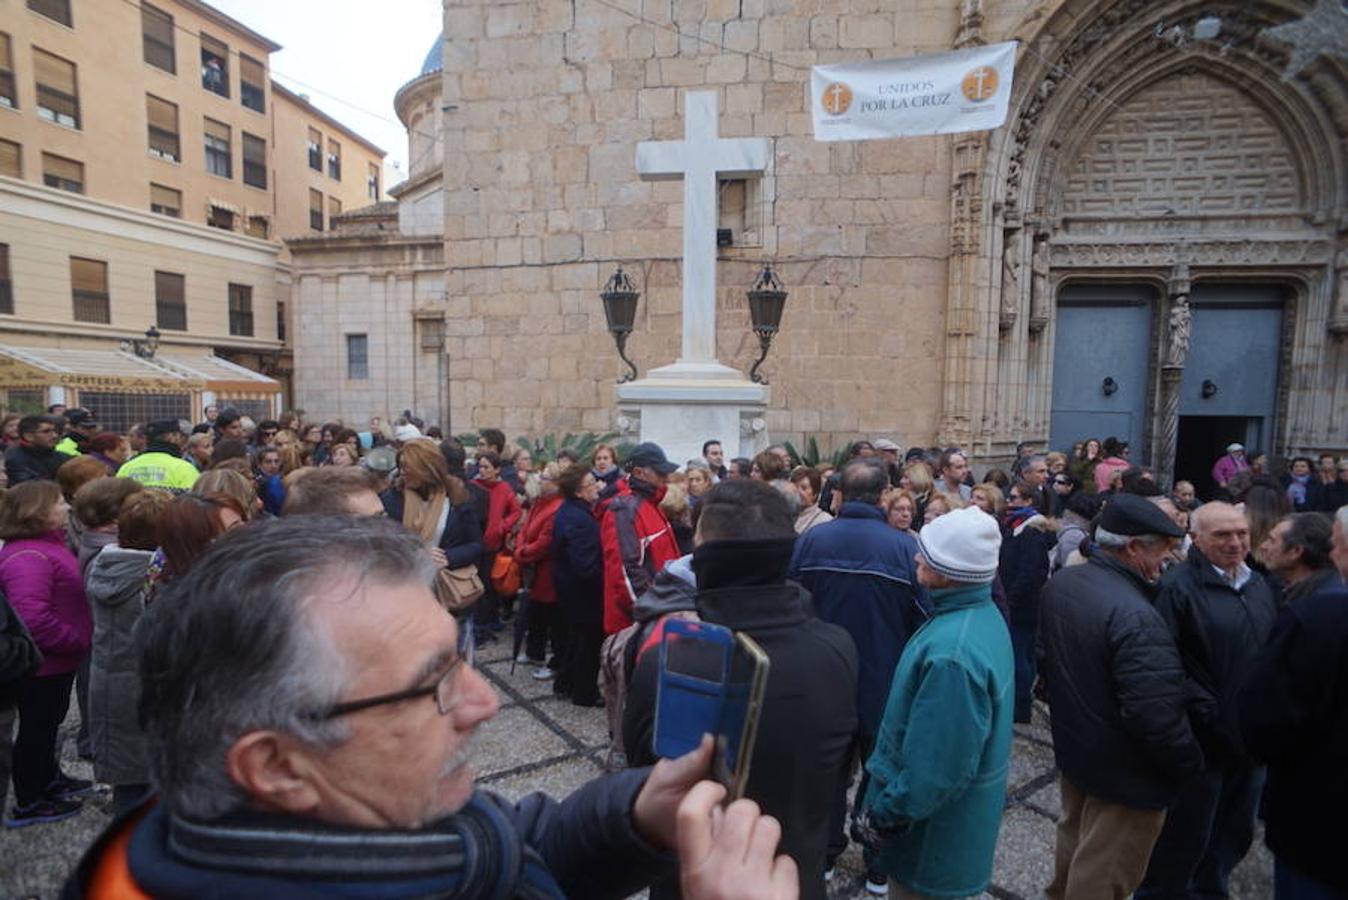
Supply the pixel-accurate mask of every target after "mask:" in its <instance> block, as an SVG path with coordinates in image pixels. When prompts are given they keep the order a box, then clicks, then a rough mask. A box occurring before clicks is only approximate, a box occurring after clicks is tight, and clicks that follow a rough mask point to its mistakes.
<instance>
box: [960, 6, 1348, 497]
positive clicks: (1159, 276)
mask: <svg viewBox="0 0 1348 900" xmlns="http://www.w3.org/2000/svg"><path fill="white" fill-rule="evenodd" d="M1043 6H1044V7H1046V6H1055V8H1054V9H1053V11H1052V12H1051V13H1046V12H1045V10H1044V9H1043V7H1041V8H1040V9H1038V10H1035V11H1033V12H1032V13H1031V14H1030V15H1029V16H1028V17H1027V19H1026V23H1025V24H1024V25H1023V26H1022V28H1021V29H1020V33H1018V34H1016V35H1013V36H1015V37H1018V38H1019V39H1021V40H1022V41H1023V42H1024V46H1023V50H1022V54H1021V57H1020V59H1019V60H1018V62H1017V67H1018V68H1017V73H1016V88H1015V93H1014V96H1013V100H1012V107H1011V109H1012V114H1011V116H1010V118H1009V119H1008V124H1007V127H1005V128H1003V129H999V130H998V131H997V132H994V133H993V134H992V135H990V136H987V137H985V136H982V135H978V136H972V137H970V138H967V139H963V140H960V141H957V142H956V144H955V188H954V191H953V194H952V210H951V214H952V223H953V227H952V231H951V235H952V238H951V239H952V255H951V272H950V285H951V289H950V297H949V305H948V317H947V318H948V322H947V345H948V354H947V368H946V382H945V396H944V401H945V407H944V415H943V419H942V431H943V435H942V438H943V440H944V441H946V442H950V443H964V442H969V443H976V444H977V445H978V447H979V450H980V455H982V456H984V457H992V458H997V457H1000V456H1005V455H1009V453H1010V452H1011V449H1012V448H1013V446H1014V444H1015V442H1016V441H1018V440H1022V439H1026V438H1029V439H1031V440H1040V441H1042V440H1046V439H1047V430H1048V420H1049V412H1050V410H1049V406H1050V399H1051V396H1052V393H1051V392H1052V379H1053V372H1052V362H1053V338H1054V329H1053V326H1052V323H1053V317H1054V303H1053V296H1054V291H1055V289H1056V286H1057V284H1058V283H1060V282H1061V281H1062V280H1063V279H1065V278H1078V277H1082V276H1087V277H1100V278H1106V279H1109V278H1127V277H1133V278H1136V279H1138V280H1147V281H1153V282H1155V281H1169V282H1170V284H1171V287H1170V290H1169V291H1168V293H1169V295H1170V297H1171V298H1174V300H1173V301H1172V302H1168V303H1167V304H1166V307H1165V309H1164V310H1163V311H1162V321H1171V322H1172V323H1174V325H1175V326H1176V327H1179V326H1180V325H1182V323H1183V321H1184V316H1183V305H1184V302H1185V299H1186V298H1187V285H1188V281H1189V279H1190V278H1194V279H1202V278H1205V277H1213V276H1226V277H1230V276H1232V275H1245V274H1250V275H1256V274H1257V275H1259V276H1260V277H1275V278H1279V279H1283V280H1285V281H1286V282H1287V283H1289V284H1293V285H1297V286H1298V300H1297V309H1296V310H1295V312H1296V315H1295V316H1294V322H1295V334H1294V336H1293V352H1292V353H1291V354H1290V356H1289V360H1288V365H1287V367H1286V371H1285V373H1284V375H1285V378H1284V381H1285V383H1286V385H1287V391H1286V398H1285V402H1284V403H1283V404H1282V405H1281V408H1280V410H1279V414H1278V424H1277V426H1276V431H1277V436H1276V438H1275V445H1276V449H1278V450H1279V451H1282V452H1286V451H1288V450H1291V449H1296V448H1307V447H1316V446H1318V447H1331V446H1336V445H1339V444H1344V443H1348V441H1346V440H1345V438H1344V437H1343V436H1342V435H1341V434H1340V435H1336V434H1333V433H1331V432H1330V430H1329V421H1330V419H1332V418H1333V416H1332V414H1329V413H1330V411H1331V410H1333V409H1336V408H1344V407H1348V347H1346V346H1345V343H1344V342H1342V341H1331V340H1330V339H1329V338H1328V337H1327V335H1328V333H1329V331H1331V330H1333V329H1334V327H1335V326H1336V325H1337V321H1336V320H1337V319H1338V318H1339V316H1337V315H1335V313H1334V312H1333V303H1334V288H1335V275H1334V269H1335V256H1336V253H1338V254H1340V255H1343V254H1345V250H1344V249H1342V248H1344V247H1345V246H1348V244H1345V237H1346V235H1345V232H1348V176H1346V175H1345V173H1348V159H1346V158H1345V146H1348V132H1346V129H1348V70H1345V68H1344V66H1343V64H1342V63H1341V62H1340V61H1337V60H1329V59H1319V60H1318V61H1317V62H1315V63H1313V64H1312V65H1311V66H1309V67H1307V68H1306V69H1305V70H1304V71H1303V73H1302V76H1301V77H1297V78H1293V79H1291V80H1289V81H1284V80H1283V79H1282V77H1281V76H1282V72H1283V70H1284V67H1285V65H1286V62H1287V58H1288V52H1289V48H1287V47H1286V46H1284V45H1280V44H1279V43H1277V42H1275V41H1271V40H1269V39H1268V38H1267V37H1266V36H1265V32H1266V29H1268V28H1271V27H1275V26H1277V25H1280V24H1282V23H1285V22H1287V21H1288V20H1289V11H1288V4H1286V3H1279V2H1270V0H1255V2H1241V0H1226V2H1219V3H1216V4H1213V3H1205V4H1198V3H1193V2H1181V0H1171V2H1163V3H1155V2H1148V0H1066V2H1062V3H1059V4H1056V5H1054V4H1043ZM1307 7H1309V4H1307ZM1214 16H1215V17H1218V18H1219V19H1220V21H1221V30H1220V40H1215V41H1207V40H1197V39H1193V38H1190V37H1186V36H1187V35H1192V34H1193V33H1194V26H1195V25H1196V23H1197V20H1198V19H1200V18H1204V17H1208V18H1210V17H1214ZM1293 18H1294V17H1293ZM1158 32H1159V36H1158ZM1195 86H1198V87H1200V88H1201V89H1202V90H1203V91H1206V93H1207V94H1208V95H1210V96H1212V97H1215V98H1217V99H1218V101H1220V103H1222V104H1225V107H1227V108H1229V109H1230V110H1231V111H1232V114H1233V115H1236V116H1238V117H1239V116H1243V117H1245V118H1246V119H1247V120H1248V121H1249V122H1256V124H1258V125H1259V127H1257V128H1253V129H1251V128H1250V127H1249V126H1248V124H1247V123H1246V122H1239V123H1236V125H1235V129H1234V131H1233V130H1231V129H1230V128H1227V127H1226V126H1228V125H1230V124H1231V123H1229V122H1228V123H1218V124H1216V125H1214V124H1213V123H1214V122H1215V121H1216V120H1215V119H1213V118H1212V116H1213V115H1219V114H1218V113H1214V114H1211V115H1209V117H1208V118H1207V119H1206V120H1203V121H1202V122H1201V123H1200V124H1199V126H1198V128H1197V132H1198V133H1194V134H1192V135H1191V136H1190V137H1191V140H1188V141H1187V143H1186V141H1185V126H1186V124H1189V125H1192V124H1193V123H1194V122H1197V121H1198V120H1200V119H1202V117H1201V116H1198V117H1193V116H1191V117H1190V120H1189V121H1186V117H1185V111H1184V109H1182V108H1177V109H1175V110H1174V116H1173V118H1174V119H1175V121H1174V122H1173V123H1171V124H1172V125H1173V127H1172V128H1170V129H1169V133H1167V129H1166V128H1165V127H1162V126H1161V125H1159V124H1158V122H1159V120H1158V119H1157V118H1156V117H1155V116H1154V115H1150V114H1148V113H1146V110H1148V109H1150V110H1151V111H1152V112H1153V113H1154V112H1157V111H1160V112H1161V113H1165V112H1167V111H1168V105H1170V106H1173V105H1175V104H1174V101H1173V98H1171V97H1169V96H1167V95H1166V92H1167V91H1170V92H1171V94H1176V93H1183V91H1185V90H1190V91H1192V90H1193V89H1194V87H1195ZM1130 104H1132V105H1131V107H1130ZM1148 104H1150V105H1148ZM1181 106H1182V104H1181ZM1191 106H1193V105H1192V104H1191ZM1120 116H1126V117H1128V118H1129V119H1132V120H1137V121H1136V125H1137V128H1136V129H1135V131H1136V133H1135V134H1130V133H1129V128H1128V127H1126V126H1122V127H1121V125H1120V119H1119V117H1120ZM1111 117H1113V118H1114V119H1115V121H1114V122H1112V123H1111V121H1110V119H1111ZM1224 129H1225V130H1224ZM1245 131H1250V132H1251V134H1252V135H1253V136H1252V137H1251V138H1250V141H1255V140H1262V141H1264V142H1265V144H1267V145H1268V146H1267V147H1255V148H1253V149H1252V147H1251V146H1245V147H1241V146H1227V144H1230V143H1231V140H1232V135H1236V136H1239V135H1241V134H1243V133H1244V132H1245ZM1265 132H1266V134H1265ZM1104 137H1107V138H1109V140H1110V141H1111V142H1113V143H1112V144H1110V146H1109V147H1108V148H1107V149H1108V151H1109V152H1108V153H1105V154H1104V155H1105V156H1111V158H1110V159H1109V160H1107V161H1106V162H1104V163H1102V162H1101V161H1100V160H1099V159H1097V158H1096V157H1099V156H1100V155H1101V154H1100V153H1099V152H1098V151H1099V148H1100V145H1101V144H1102V143H1105V142H1104V141H1103V138H1104ZM1204 140H1208V142H1209V144H1208V146H1207V147H1206V148H1204V147H1202V146H1201V145H1202V143H1203V141H1204ZM1092 141H1096V142H1097V143H1096V145H1095V146H1094V147H1093V146H1092V145H1091V143H1090V142H1092ZM1127 141H1133V142H1135V143H1136V142H1141V143H1142V147H1141V150H1140V152H1135V153H1132V154H1131V160H1130V154H1129V153H1128V152H1123V151H1122V150H1121V149H1120V146H1119V145H1120V144H1121V143H1122V142H1127ZM1250 141H1247V142H1246V143H1247V144H1249V143H1250ZM1148 142H1161V143H1165V142H1170V145H1169V146H1168V147H1164V146H1160V147H1157V146H1149V145H1148ZM1236 143H1239V140H1237V141H1236ZM1132 149H1134V150H1136V149H1137V148H1132ZM1256 151H1260V152H1262V153H1263V154H1264V155H1263V156H1262V157H1259V153H1258V152H1256ZM1204 153H1206V154H1207V155H1206V157H1205V156H1204ZM1092 154H1094V156H1092ZM1167 154H1169V157H1170V158H1171V159H1172V160H1173V161H1174V162H1175V164H1176V165H1175V166H1174V167H1173V168H1174V171H1170V172H1166V173H1158V172H1155V171H1146V167H1147V166H1148V165H1154V164H1155V161H1156V160H1157V159H1158V158H1160V157H1166V155H1167ZM1242 155H1243V157H1242ZM1231 158H1235V159H1236V162H1235V163H1234V164H1232V163H1231ZM1242 158H1244V161H1242ZM1083 160H1084V161H1085V163H1084V164H1083ZM1251 160H1253V163H1254V165H1255V171H1253V172H1246V171H1244V168H1245V167H1247V164H1249V163H1250V161H1251ZM1110 165H1114V166H1115V168H1125V169H1126V168H1127V166H1129V165H1134V166H1135V168H1137V169H1138V170H1137V171H1133V172H1127V171H1122V172H1106V173H1104V175H1103V176H1102V175H1101V173H1100V172H1096V171H1093V170H1092V169H1093V167H1094V166H1099V167H1101V168H1102V169H1107V168H1109V166H1110ZM1186 165H1187V166H1189V168H1190V171H1188V172H1185V171H1183V169H1184V167H1185V166H1186ZM1231 165H1234V169H1232V170H1231V171H1227V172H1225V173H1223V172H1222V171H1221V170H1222V167H1223V166H1228V167H1230V166H1231ZM1074 166H1075V168H1074ZM1256 176H1266V177H1264V179H1263V183H1262V184H1260V185H1258V186H1257V189H1255V188H1252V187H1251V186H1250V185H1251V184H1252V182H1253V181H1254V180H1257V178H1256ZM1097 177H1098V178H1100V180H1101V181H1102V182H1103V187H1102V188H1101V190H1099V191H1097V192H1095V193H1096V196H1094V197H1093V196H1092V179H1095V178H1097ZM1130 179H1131V181H1130ZM1166 179H1169V184H1168V185H1159V186H1158V183H1159V182H1162V181H1165V180H1166ZM1186 179H1188V180H1187V181H1186ZM1205 179H1206V180H1205ZM1223 179H1225V180H1223ZM1242 179H1243V180H1244V181H1243V182H1242ZM1216 184H1224V185H1225V186H1226V187H1227V188H1230V190H1228V191H1227V193H1226V194H1222V193H1221V191H1218V190H1216V189H1215V188H1214V187H1213V185H1216ZM1130 189H1132V196H1129V190H1130ZM1223 197H1224V198H1225V201H1223V200H1222V198H1223ZM1165 198H1170V199H1169V200H1168V201H1167V200H1166V199H1165ZM1111 199H1112V200H1113V201H1116V202H1114V203H1113V204H1112V205H1111V203H1109V202H1106V201H1109V200H1111ZM1170 343H1171V341H1169V340H1168V339H1166V338H1165V337H1164V336H1162V338H1161V339H1160V340H1158V342H1157V346H1156V347H1155V348H1154V358H1155V364H1156V366H1157V368H1158V369H1159V372H1160V375H1161V377H1160V378H1158V379H1156V381H1157V383H1158V385H1159V388H1158V393H1157V396H1156V397H1155V398H1154V400H1155V403H1154V406H1155V408H1157V409H1159V410H1161V411H1162V415H1161V416H1160V417H1158V421H1157V422H1156V423H1155V428H1154V429H1153V433H1154V435H1155V440H1154V441H1153V443H1152V447H1151V448H1150V449H1151V450H1153V451H1154V452H1153V453H1152V454H1151V455H1152V457H1153V459H1154V460H1155V462H1156V463H1157V464H1159V466H1160V468H1161V469H1162V471H1163V472H1166V471H1168V468H1169V464H1170V463H1171V462H1172V461H1173V457H1174V425H1175V412H1174V411H1175V400H1174V397H1173V396H1172V395H1173V390H1174V386H1175V385H1177V384H1178V379H1179V374H1180V373H1181V372H1182V368H1183V362H1184V356H1185V354H1184V352H1182V348H1180V347H1179V346H1178V345H1176V346H1175V347H1173V348H1172V347H1170V346H1169V344H1170ZM1326 373H1328V378H1326V377H1325V375H1326ZM1167 391H1169V393H1167Z"/></svg>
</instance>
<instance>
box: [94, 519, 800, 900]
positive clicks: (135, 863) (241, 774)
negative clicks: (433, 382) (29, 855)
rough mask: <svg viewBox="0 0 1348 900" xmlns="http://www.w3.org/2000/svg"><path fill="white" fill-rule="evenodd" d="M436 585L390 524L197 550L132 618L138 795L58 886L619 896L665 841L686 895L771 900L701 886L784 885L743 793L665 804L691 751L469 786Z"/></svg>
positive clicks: (268, 525) (465, 728) (250, 531)
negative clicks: (142, 769) (137, 651)
mask: <svg viewBox="0 0 1348 900" xmlns="http://www.w3.org/2000/svg"><path fill="white" fill-rule="evenodd" d="M433 574H434V569H433V567H432V566H431V564H430V560H429V557H428V555H427V554H426V553H425V552H424V550H423V549H422V547H421V542H420V540H419V539H418V538H417V537H416V536H415V535H412V534H410V533H409V532H407V531H406V530H404V529H403V528H401V527H400V526H398V525H397V524H396V523H394V522H391V521H389V520H388V519H376V518H354V517H305V516H301V517H297V518H281V519H274V520H269V521H265V522H261V523H258V524H255V525H253V526H252V527H249V528H242V529H238V530H237V531H234V532H231V533H230V534H228V535H225V536H224V537H222V538H220V539H219V540H218V541H217V542H216V543H215V544H213V545H212V547H211V549H210V550H209V551H207V553H206V554H205V555H203V556H202V557H201V558H200V559H199V560H198V561H197V562H196V564H195V565H194V566H193V567H192V569H191V571H190V572H188V574H187V575H185V576H183V577H182V578H180V579H178V580H176V581H174V582H172V583H171V584H170V585H169V586H168V587H167V588H166V590H165V592H164V593H163V594H161V596H160V598H159V600H158V601H157V602H156V603H155V604H154V605H153V606H151V607H149V608H148V609H147V611H146V614H145V618H144V619H143V620H142V622H141V625H140V627H141V629H142V632H141V634H142V637H143V642H142V648H143V649H142V655H141V665H140V673H141V678H142V684H141V701H140V712H141V720H142V724H143V725H144V728H145V733H146V739H147V742H148V745H149V748H150V765H151V769H152V775H153V780H154V783H155V784H156V786H157V787H158V789H159V793H158V797H157V801H156V802H151V803H147V804H145V805H144V806H142V807H140V808H139V809H137V810H136V811H135V812H134V813H132V814H130V815H129V816H128V817H126V818H123V819H121V820H119V821H118V822H116V823H114V824H113V826H112V827H111V828H110V829H109V831H108V832H107V833H106V834H105V835H104V836H103V837H102V838H101V839H100V840H99V841H98V842H97V843H96V844H95V845H94V847H93V848H92V849H91V850H90V852H89V853H88V854H87V855H86V857H85V859H84V860H83V861H82V863H81V864H80V866H79V868H78V869H77V871H76V872H75V874H74V875H73V876H72V878H73V879H74V882H75V883H74V884H72V885H70V886H69V888H70V890H71V891H72V893H76V892H78V891H87V889H88V886H89V885H92V884H97V885H98V886H99V889H100V895H107V896H111V895H112V894H117V895H118V896H140V895H141V894H146V895H149V896H152V897H158V896H194V895H195V896H235V897H297V896H317V895H321V894H324V893H329V892H332V891H333V890H334V889H336V888H337V887H338V886H340V893H341V894H342V896H344V897H348V898H351V897H393V896H437V897H438V896H463V897H523V896H528V897H554V898H560V897H565V896H571V897H587V898H591V897H593V898H606V897H621V896H627V895H630V894H632V893H634V892H636V891H638V890H640V889H641V888H642V887H643V886H645V885H647V884H648V883H649V882H650V881H651V879H652V878H655V877H658V876H659V875H661V874H664V873H666V872H669V871H670V870H671V868H670V864H671V863H672V861H673V858H672V855H671V854H670V853H669V852H668V851H669V850H671V849H673V848H674V847H675V846H676V841H682V844H683V860H684V861H685V863H686V865H685V869H686V870H688V871H690V872H691V875H692V882H691V883H690V881H688V880H686V881H685V896H687V897H694V898H697V897H722V896H724V897H732V896H747V897H753V896H786V894H785V893H781V892H776V893H772V894H767V893H761V888H759V887H755V888H753V889H752V890H748V891H743V890H741V891H739V892H735V893H726V892H724V891H723V892H720V893H707V892H705V891H703V890H699V887H700V881H699V879H704V878H706V877H707V876H708V874H709V873H713V872H717V870H718V867H724V868H727V869H728V868H730V867H733V871H732V874H738V875H740V876H741V877H749V876H752V877H754V878H757V879H759V881H760V882H761V883H763V884H776V885H779V886H781V885H788V884H789V883H790V882H789V881H788V879H787V877H786V876H787V875H789V876H790V881H794V878H795V872H794V867H793V866H791V865H790V864H789V863H780V862H777V861H774V860H772V859H770V857H771V856H772V852H773V851H772V850H771V849H767V850H766V851H765V850H764V849H763V845H767V846H769V847H771V848H775V846H776V843H777V838H776V835H779V834H780V826H777V825H776V823H775V822H773V821H771V820H770V819H766V818H761V817H759V816H758V815H757V810H756V808H751V806H752V805H751V804H750V805H749V806H745V805H742V804H737V805H732V806H731V807H730V808H728V809H727V810H726V811H725V812H724V815H723V816H722V817H720V818H716V817H714V816H713V807H714V806H715V800H716V799H719V796H723V792H722V793H721V794H719V795H718V793H717V791H719V790H720V789H719V788H718V787H716V786H706V787H703V786H698V790H697V791H695V792H694V794H693V795H692V796H689V797H687V800H688V802H687V803H683V801H684V800H685V797H686V795H688V794H689V791H690V789H692V788H693V787H694V785H695V784H696V783H697V782H698V781H699V779H700V778H701V777H702V776H703V774H704V773H705V772H706V771H707V768H708V765H709V763H710V759H711V742H710V741H707V742H705V743H704V744H703V746H702V747H701V748H700V749H699V750H697V751H695V752H693V753H691V754H689V755H688V756H686V757H683V758H681V759H678V760H671V761H662V762H661V763H660V764H658V765H657V766H655V767H654V768H653V769H633V770H629V771H626V772H622V773H617V774H614V775H609V776H603V777H601V778H598V779H596V780H594V781H591V782H590V783H589V784H587V785H585V786H583V787H581V788H580V789H579V790H577V791H576V792H575V793H574V794H572V795H571V796H570V797H569V798H568V799H567V800H566V802H565V803H562V804H558V803H556V802H555V801H553V800H551V799H549V798H547V797H546V796H544V795H542V794H534V795H531V796H528V797H526V798H524V799H523V800H522V801H520V802H519V803H518V804H510V803H508V802H507V801H505V800H504V799H502V798H500V797H498V796H496V795H494V794H489V793H486V792H483V791H478V790H476V789H475V788H474V784H473V772H472V769H471V767H470V760H471V757H472V749H473V736H474V732H476V730H477V728H478V727H479V726H481V725H482V724H483V723H485V722H486V721H488V720H489V719H491V718H492V717H493V716H494V715H495V714H496V711H497V704H498V701H497V698H496V694H495V692H494V691H493V690H492V689H491V687H490V686H489V685H488V684H487V682H486V680H485V679H484V678H483V676H482V675H480V674H479V673H478V672H477V671H476V670H474V668H473V665H472V663H473V660H472V649H471V648H472V642H471V641H462V640H460V636H459V633H458V628H457V625H456V623H455V621H454V619H453V618H452V617H450V616H449V615H448V614H447V613H445V612H444V611H443V610H442V609H441V608H440V606H439V605H438V604H437V603H436V601H435V597H434V595H433V594H432V593H431V590H430V587H429V585H430V581H431V577H432V576H433ZM709 800H710V801H711V802H708V801H709ZM680 804H683V806H682V807H681V806H680ZM676 811H678V821H677V828H676ZM732 822H733V823H735V827H733V828H732V827H731V823H732ZM774 829H776V834H774V833H773V832H774ZM676 831H677V833H678V834H677V838H676ZM711 831H717V834H716V840H713V839H712V835H711V834H710V833H709V832H711ZM751 836H752V837H751ZM769 839H770V840H769ZM751 841H752V843H751ZM727 847H729V848H730V849H731V850H733V851H736V852H734V853H731V852H728V851H727ZM764 857H769V858H768V859H766V860H765V859H764ZM721 874H725V872H724V871H722V872H721ZM686 877H687V876H686ZM751 884H752V882H751ZM756 891H760V893H755V892H756ZM138 892H139V893H138ZM81 895H82V894H81Z"/></svg>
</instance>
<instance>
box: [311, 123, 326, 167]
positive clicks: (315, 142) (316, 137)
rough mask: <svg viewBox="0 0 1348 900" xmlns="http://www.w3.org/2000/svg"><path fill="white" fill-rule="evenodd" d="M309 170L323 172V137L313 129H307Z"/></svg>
mask: <svg viewBox="0 0 1348 900" xmlns="http://www.w3.org/2000/svg"><path fill="white" fill-rule="evenodd" d="M309 168H311V169H313V170H314V171H315V172H322V171H323V135H321V134H319V133H318V131H317V130H316V129H313V128H310V129H309Z"/></svg>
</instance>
